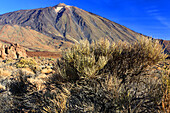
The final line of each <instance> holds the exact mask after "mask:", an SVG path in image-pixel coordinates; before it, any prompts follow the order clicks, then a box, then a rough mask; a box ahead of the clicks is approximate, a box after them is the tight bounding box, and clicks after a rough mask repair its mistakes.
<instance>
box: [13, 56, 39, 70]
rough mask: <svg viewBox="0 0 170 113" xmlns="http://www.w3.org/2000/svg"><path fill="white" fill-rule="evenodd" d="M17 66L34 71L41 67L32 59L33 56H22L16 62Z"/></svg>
mask: <svg viewBox="0 0 170 113" xmlns="http://www.w3.org/2000/svg"><path fill="white" fill-rule="evenodd" d="M16 67H17V68H30V69H31V70H32V71H33V72H35V73H36V72H37V71H39V70H40V69H39V67H38V66H37V62H36V61H35V60H34V59H32V58H26V59H24V58H21V59H20V60H19V61H18V62H17V63H16Z"/></svg>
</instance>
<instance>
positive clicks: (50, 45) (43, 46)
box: [0, 24, 69, 51]
mask: <svg viewBox="0 0 170 113" xmlns="http://www.w3.org/2000/svg"><path fill="white" fill-rule="evenodd" d="M0 42H3V43H18V44H20V45H22V46H24V47H25V48H27V49H29V50H41V51H56V50H59V49H61V48H60V46H61V45H63V47H66V46H64V45H65V43H66V44H67V45H69V44H68V43H67V42H65V43H64V42H63V41H61V40H58V41H57V40H53V39H52V38H51V37H48V36H46V35H43V34H42V33H39V32H37V31H35V30H32V29H30V28H24V27H21V26H18V25H12V26H11V25H7V24H6V25H4V26H1V25H0Z"/></svg>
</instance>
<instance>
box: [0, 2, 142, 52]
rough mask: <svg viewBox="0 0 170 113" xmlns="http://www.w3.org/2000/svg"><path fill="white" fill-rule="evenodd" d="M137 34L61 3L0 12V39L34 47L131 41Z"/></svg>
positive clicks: (47, 47) (59, 47)
mask: <svg viewBox="0 0 170 113" xmlns="http://www.w3.org/2000/svg"><path fill="white" fill-rule="evenodd" d="M29 34H30V35H29ZM140 36H141V34H140V33H137V32H135V31H133V30H131V29H128V28H126V27H125V26H123V25H120V24H118V23H115V22H113V21H110V20H108V19H106V18H103V17H101V16H98V15H96V14H93V13H91V12H87V11H85V10H83V9H80V8H77V7H75V6H69V5H66V4H64V3H60V4H58V5H56V6H53V7H46V8H38V9H31V10H19V11H15V12H10V13H6V14H2V15H0V39H1V40H3V41H8V42H13V43H19V44H20V45H26V47H27V48H31V49H33V50H50V49H49V48H51V51H55V50H59V49H61V48H67V47H68V45H71V44H74V43H77V42H79V40H81V39H88V40H89V41H92V40H98V39H100V38H107V39H108V40H110V41H115V42H117V41H119V40H121V41H127V42H133V41H135V40H136V39H137V37H140Z"/></svg>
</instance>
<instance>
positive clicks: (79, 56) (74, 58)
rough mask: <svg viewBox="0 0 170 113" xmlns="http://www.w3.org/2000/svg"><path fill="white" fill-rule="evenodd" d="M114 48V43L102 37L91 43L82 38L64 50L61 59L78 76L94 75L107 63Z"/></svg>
mask: <svg viewBox="0 0 170 113" xmlns="http://www.w3.org/2000/svg"><path fill="white" fill-rule="evenodd" d="M115 48H116V45H115V43H113V44H112V46H111V45H110V42H109V41H108V40H106V39H105V40H104V39H102V40H100V41H99V42H98V43H97V42H93V43H92V44H90V43H89V41H88V40H83V41H80V43H79V44H76V45H75V46H73V47H72V48H71V49H69V50H68V51H66V52H64V54H63V59H64V61H65V63H66V64H67V68H68V70H74V71H76V72H77V73H76V74H75V75H77V74H78V77H95V75H97V73H98V72H99V71H100V70H101V69H102V68H103V67H104V66H105V65H106V64H107V62H108V60H109V57H110V55H111V54H112V52H113V50H115ZM69 68H71V69H69Z"/></svg>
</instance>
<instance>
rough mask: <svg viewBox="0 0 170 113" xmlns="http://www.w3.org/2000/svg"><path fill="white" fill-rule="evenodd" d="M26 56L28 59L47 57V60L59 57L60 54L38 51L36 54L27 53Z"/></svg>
mask: <svg viewBox="0 0 170 113" xmlns="http://www.w3.org/2000/svg"><path fill="white" fill-rule="evenodd" d="M27 55H28V57H48V58H59V57H61V53H60V52H48V51H38V52H32V51H27Z"/></svg>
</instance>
